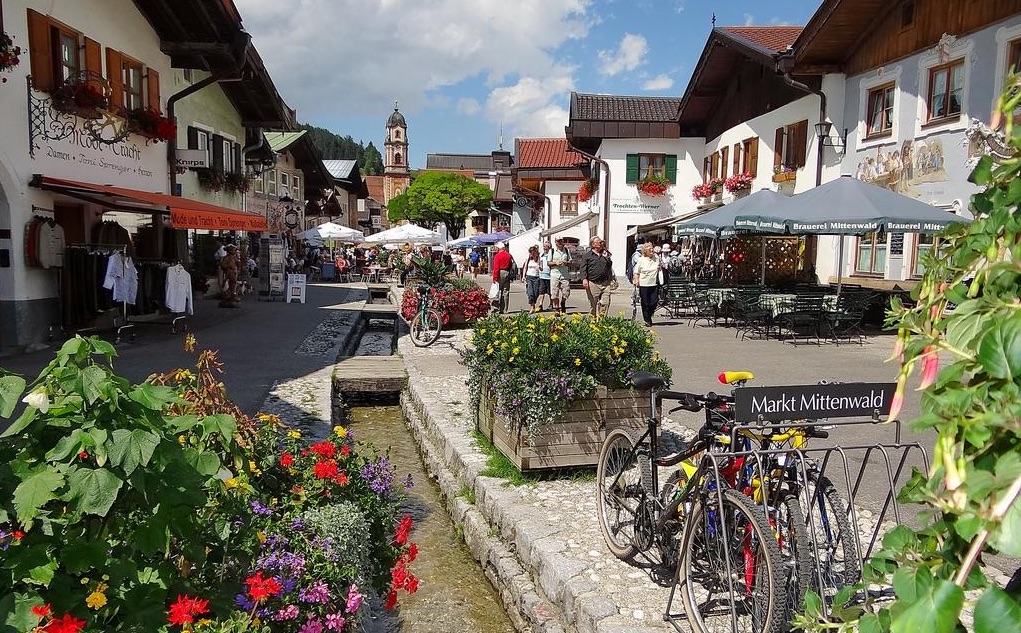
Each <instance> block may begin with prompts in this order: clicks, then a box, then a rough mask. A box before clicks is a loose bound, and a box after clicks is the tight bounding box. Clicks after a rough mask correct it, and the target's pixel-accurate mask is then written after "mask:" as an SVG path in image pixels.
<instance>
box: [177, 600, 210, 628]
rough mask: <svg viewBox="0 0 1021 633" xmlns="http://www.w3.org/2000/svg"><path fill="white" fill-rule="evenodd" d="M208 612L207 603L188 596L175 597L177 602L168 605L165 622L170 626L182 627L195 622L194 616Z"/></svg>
mask: <svg viewBox="0 0 1021 633" xmlns="http://www.w3.org/2000/svg"><path fill="white" fill-rule="evenodd" d="M207 611H209V601H208V600H202V599H201V598H192V597H190V596H182V595H178V596H177V602H175V603H174V604H172V605H170V609H169V610H168V611H167V620H168V621H169V622H170V623H171V624H177V625H184V624H191V623H192V622H194V621H195V616H197V615H202V614H203V613H205V612H207Z"/></svg>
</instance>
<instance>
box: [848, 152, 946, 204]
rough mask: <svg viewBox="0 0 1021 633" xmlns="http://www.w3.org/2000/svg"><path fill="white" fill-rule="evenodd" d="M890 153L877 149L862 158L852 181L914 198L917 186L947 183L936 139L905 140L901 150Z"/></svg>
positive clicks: (942, 158)
mask: <svg viewBox="0 0 1021 633" xmlns="http://www.w3.org/2000/svg"><path fill="white" fill-rule="evenodd" d="M890 149H891V148H889V147H879V148H876V153H875V154H874V155H868V156H865V157H864V158H862V159H861V161H860V162H859V163H858V167H857V169H856V170H855V174H854V176H855V178H857V179H859V180H864V181H865V182H869V183H872V184H874V185H878V186H880V187H884V188H886V189H889V190H891V191H896V192H897V193H902V194H904V195H907V196H912V197H916V198H917V197H918V196H920V195H921V193H922V192H921V191H919V190H918V188H917V186H918V185H922V184H925V183H934V182H947V181H948V180H949V179H950V178H949V176H948V175H947V172H946V159H945V155H944V152H943V141H942V140H940V139H939V138H928V139H922V140H918V139H907V140H905V141H904V142H903V143H902V144H901V146H900V149H894V150H893V151H889V150H890Z"/></svg>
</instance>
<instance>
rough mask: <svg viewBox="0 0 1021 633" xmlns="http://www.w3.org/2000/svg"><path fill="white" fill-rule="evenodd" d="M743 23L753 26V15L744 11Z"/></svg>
mask: <svg viewBox="0 0 1021 633" xmlns="http://www.w3.org/2000/svg"><path fill="white" fill-rule="evenodd" d="M744 25H745V26H755V16H754V15H752V14H751V13H745V14H744Z"/></svg>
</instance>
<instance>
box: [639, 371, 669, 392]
mask: <svg viewBox="0 0 1021 633" xmlns="http://www.w3.org/2000/svg"><path fill="white" fill-rule="evenodd" d="M631 384H632V386H634V388H635V389H637V390H639V391H648V390H649V389H662V388H663V387H665V386H666V379H665V378H663V377H662V376H657V375H656V374H651V373H649V372H647V371H636V372H635V375H634V376H632V377H631Z"/></svg>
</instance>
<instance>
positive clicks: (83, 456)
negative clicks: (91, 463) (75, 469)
mask: <svg viewBox="0 0 1021 633" xmlns="http://www.w3.org/2000/svg"><path fill="white" fill-rule="evenodd" d="M88 458H89V454H88V453H87V452H85V451H80V452H79V453H78V459H88Z"/></svg>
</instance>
